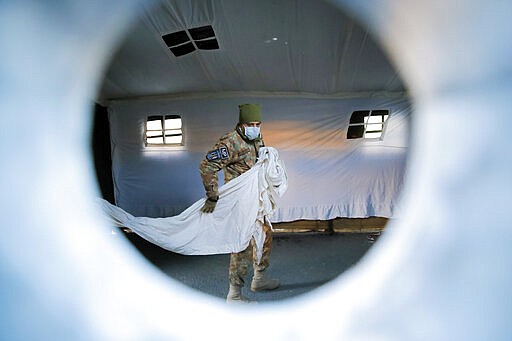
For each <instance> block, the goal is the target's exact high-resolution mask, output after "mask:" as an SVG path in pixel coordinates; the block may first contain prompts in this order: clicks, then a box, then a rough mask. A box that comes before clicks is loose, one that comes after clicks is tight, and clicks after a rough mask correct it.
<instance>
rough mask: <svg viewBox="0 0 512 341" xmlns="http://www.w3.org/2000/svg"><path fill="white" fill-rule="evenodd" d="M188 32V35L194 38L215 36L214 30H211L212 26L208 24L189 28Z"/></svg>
mask: <svg viewBox="0 0 512 341" xmlns="http://www.w3.org/2000/svg"><path fill="white" fill-rule="evenodd" d="M188 33H190V36H191V37H192V39H194V40H201V39H206V38H212V37H213V38H215V32H213V27H211V26H210V25H208V26H201V27H196V28H191V29H189V30H188Z"/></svg>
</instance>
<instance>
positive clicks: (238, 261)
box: [226, 245, 252, 302]
mask: <svg viewBox="0 0 512 341" xmlns="http://www.w3.org/2000/svg"><path fill="white" fill-rule="evenodd" d="M251 254H252V245H249V246H248V247H247V248H246V249H245V250H244V251H242V252H238V253H232V254H231V256H230V258H229V292H228V296H227V298H226V300H227V301H228V302H234V301H241V302H248V300H247V299H246V298H245V297H244V296H243V295H242V287H243V286H244V283H245V277H246V276H247V272H248V270H249V263H250V261H251Z"/></svg>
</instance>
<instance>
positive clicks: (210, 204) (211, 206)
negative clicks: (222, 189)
mask: <svg viewBox="0 0 512 341" xmlns="http://www.w3.org/2000/svg"><path fill="white" fill-rule="evenodd" d="M217 200H219V197H216V198H208V199H206V201H205V203H204V206H203V207H202V208H201V212H203V213H212V212H213V210H215V206H216V205H217Z"/></svg>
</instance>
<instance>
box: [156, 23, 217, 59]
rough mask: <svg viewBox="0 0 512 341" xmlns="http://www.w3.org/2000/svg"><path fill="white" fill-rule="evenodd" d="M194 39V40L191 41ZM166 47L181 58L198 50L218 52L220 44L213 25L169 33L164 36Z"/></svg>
mask: <svg viewBox="0 0 512 341" xmlns="http://www.w3.org/2000/svg"><path fill="white" fill-rule="evenodd" d="M191 38H192V39H191ZM162 39H163V40H164V42H165V45H167V47H169V48H170V50H171V52H172V53H173V54H174V55H175V56H176V57H180V56H183V55H186V54H189V53H191V52H194V51H195V50H196V49H199V50H218V49H219V42H218V41H217V38H216V37H215V32H214V30H213V27H212V26H211V25H207V26H201V27H195V28H190V29H188V30H183V31H178V32H173V33H169V34H166V35H163V36H162Z"/></svg>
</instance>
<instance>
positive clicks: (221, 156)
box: [206, 147, 229, 161]
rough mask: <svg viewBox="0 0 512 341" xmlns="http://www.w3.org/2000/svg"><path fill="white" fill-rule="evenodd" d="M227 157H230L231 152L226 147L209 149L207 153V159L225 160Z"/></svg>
mask: <svg viewBox="0 0 512 341" xmlns="http://www.w3.org/2000/svg"><path fill="white" fill-rule="evenodd" d="M227 158H229V152H228V149H227V148H226V147H221V148H219V149H215V150H212V151H209V152H208V154H206V159H207V160H208V161H214V160H225V159H227Z"/></svg>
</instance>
